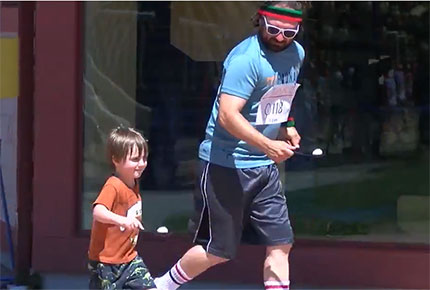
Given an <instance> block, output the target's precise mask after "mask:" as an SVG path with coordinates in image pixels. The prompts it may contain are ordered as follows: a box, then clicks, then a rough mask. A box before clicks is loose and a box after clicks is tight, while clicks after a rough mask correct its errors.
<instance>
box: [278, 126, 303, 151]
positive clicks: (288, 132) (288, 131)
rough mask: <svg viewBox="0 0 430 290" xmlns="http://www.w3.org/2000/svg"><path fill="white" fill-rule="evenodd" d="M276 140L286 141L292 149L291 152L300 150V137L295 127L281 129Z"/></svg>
mask: <svg viewBox="0 0 430 290" xmlns="http://www.w3.org/2000/svg"><path fill="white" fill-rule="evenodd" d="M278 139H279V140H282V141H286V142H287V143H288V144H289V145H291V146H292V147H293V148H292V150H295V149H299V148H300V139H301V137H300V135H299V133H298V132H297V130H296V128H295V127H281V129H280V131H279V136H278Z"/></svg>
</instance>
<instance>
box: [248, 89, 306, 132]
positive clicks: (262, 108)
mask: <svg viewBox="0 0 430 290" xmlns="http://www.w3.org/2000/svg"><path fill="white" fill-rule="evenodd" d="M299 87H300V84H283V85H276V86H273V87H272V88H270V90H268V91H267V92H266V93H265V94H264V95H263V96H262V97H261V100H260V104H259V106H258V110H257V119H256V121H255V124H256V125H270V124H278V123H282V122H286V121H287V119H288V115H289V114H290V109H291V104H292V103H293V99H294V96H295V95H296V91H297V89H298V88H299Z"/></svg>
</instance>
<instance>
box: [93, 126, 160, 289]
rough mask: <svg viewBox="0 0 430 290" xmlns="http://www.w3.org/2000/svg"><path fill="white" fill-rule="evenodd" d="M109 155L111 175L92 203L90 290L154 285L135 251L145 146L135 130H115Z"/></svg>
mask: <svg viewBox="0 0 430 290" xmlns="http://www.w3.org/2000/svg"><path fill="white" fill-rule="evenodd" d="M107 153H108V160H109V162H110V163H111V165H112V168H113V169H114V173H113V175H112V176H111V177H109V178H108V180H107V181H106V183H105V184H104V186H103V188H102V190H101V192H100V194H99V196H98V197H97V199H96V201H94V203H93V226H92V230H91V240H90V247H89V251H88V257H89V263H88V268H89V270H90V273H91V274H90V275H91V276H90V285H89V286H90V289H123V288H128V289H156V287H155V284H154V281H153V279H152V277H151V275H150V273H149V272H148V269H147V267H146V265H145V264H144V263H143V261H142V258H140V257H139V255H138V254H137V251H136V250H135V246H136V243H137V237H138V235H139V229H141V230H143V226H142V223H141V216H142V201H141V198H140V195H139V186H138V182H137V179H138V178H139V177H140V176H141V174H142V172H143V170H145V168H146V162H147V158H148V145H147V143H146V141H145V139H144V138H143V137H142V135H141V134H140V133H138V132H137V131H135V130H134V129H131V128H116V129H114V130H112V131H111V133H110V135H109V138H108V140H107Z"/></svg>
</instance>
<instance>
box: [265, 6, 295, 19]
mask: <svg viewBox="0 0 430 290" xmlns="http://www.w3.org/2000/svg"><path fill="white" fill-rule="evenodd" d="M258 13H259V14H260V15H264V16H269V17H273V18H277V19H280V20H287V21H293V22H302V20H303V12H302V11H300V10H294V9H290V8H283V7H275V6H270V5H265V6H262V7H260V9H259V10H258Z"/></svg>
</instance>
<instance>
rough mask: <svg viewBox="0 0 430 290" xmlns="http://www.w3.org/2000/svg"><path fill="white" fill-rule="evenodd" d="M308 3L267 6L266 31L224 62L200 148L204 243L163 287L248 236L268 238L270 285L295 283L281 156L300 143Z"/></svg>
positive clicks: (262, 25)
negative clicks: (297, 122)
mask: <svg viewBox="0 0 430 290" xmlns="http://www.w3.org/2000/svg"><path fill="white" fill-rule="evenodd" d="M301 8H302V4H301V3H299V2H293V1H289V2H270V3H268V4H265V5H264V6H262V7H261V8H260V9H259V11H258V14H257V17H256V19H255V20H256V21H258V26H259V28H258V33H257V34H256V35H252V36H250V37H248V38H247V39H245V40H244V41H242V42H241V43H239V44H238V45H237V46H236V47H234V48H233V49H232V51H231V52H230V53H229V55H228V56H227V58H226V60H225V61H224V70H223V75H222V80H221V84H220V87H219V89H218V96H217V98H216V100H215V102H214V105H213V110H212V114H211V116H210V119H209V122H208V125H207V128H206V137H205V140H204V141H203V142H202V143H201V145H200V149H199V157H200V159H201V164H200V166H201V168H200V176H199V179H198V186H197V189H196V195H195V209H196V216H195V217H194V220H193V226H194V232H195V236H194V242H195V244H196V245H195V246H194V247H192V248H191V249H189V250H188V251H187V252H186V253H185V255H184V256H183V257H182V258H181V259H180V260H179V261H178V262H177V263H176V264H175V265H174V266H173V267H172V269H171V270H170V271H168V272H167V273H166V274H165V275H163V276H162V277H159V278H156V279H155V284H156V285H157V288H158V289H163V290H172V289H177V288H178V287H179V286H180V285H182V284H183V283H186V282H188V281H190V280H191V279H193V278H194V277H196V276H197V275H199V274H200V273H202V272H204V271H205V270H207V269H208V268H210V267H212V266H214V265H216V264H219V263H223V262H226V261H228V260H230V259H233V258H234V257H235V255H236V251H237V248H238V246H239V244H240V243H241V242H248V243H254V244H263V245H266V247H267V248H266V249H267V250H266V259H265V262H264V285H265V288H266V289H279V290H280V289H288V288H289V284H290V282H289V269H288V254H289V252H290V249H291V245H292V243H293V232H292V228H291V225H290V221H289V218H288V210H287V205H286V199H285V196H284V194H283V191H282V185H281V181H280V178H279V172H278V168H277V165H276V164H275V163H281V162H283V161H285V160H286V159H288V158H290V157H291V156H293V155H294V150H296V149H297V148H299V142H300V136H299V134H298V133H297V131H296V129H295V128H294V121H293V120H291V119H290V120H288V119H287V118H288V114H289V110H290V106H291V102H292V98H293V97H294V93H295V89H297V86H298V85H296V81H297V76H298V74H299V70H300V67H301V65H302V63H303V59H304V54H305V53H304V50H303V48H302V46H301V45H300V44H299V43H297V42H296V41H294V37H295V36H296V35H297V33H298V31H299V27H300V22H301V20H302V11H301V10H300V9H301ZM281 123H282V124H281Z"/></svg>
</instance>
